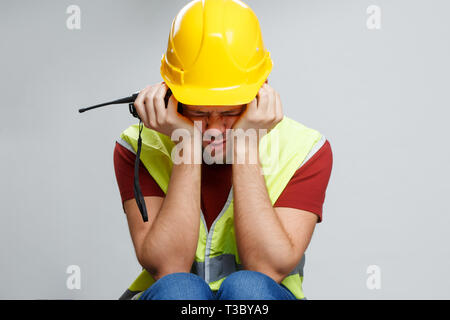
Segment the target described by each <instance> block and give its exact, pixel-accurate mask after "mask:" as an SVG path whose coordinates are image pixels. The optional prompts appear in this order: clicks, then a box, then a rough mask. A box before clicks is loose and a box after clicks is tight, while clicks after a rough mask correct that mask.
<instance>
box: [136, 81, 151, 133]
mask: <svg viewBox="0 0 450 320" xmlns="http://www.w3.org/2000/svg"><path fill="white" fill-rule="evenodd" d="M150 88H151V86H147V87H146V88H144V89H142V90H141V92H139V94H138V96H137V97H136V100H135V101H134V103H133V104H134V107H135V108H136V112H137V114H138V116H139V118H140V119H141V120H142V122H143V123H144V124H146V125H147V124H148V123H149V122H148V120H149V119H148V116H147V113H146V112H145V106H144V99H145V96H146V95H147V92H148V90H150Z"/></svg>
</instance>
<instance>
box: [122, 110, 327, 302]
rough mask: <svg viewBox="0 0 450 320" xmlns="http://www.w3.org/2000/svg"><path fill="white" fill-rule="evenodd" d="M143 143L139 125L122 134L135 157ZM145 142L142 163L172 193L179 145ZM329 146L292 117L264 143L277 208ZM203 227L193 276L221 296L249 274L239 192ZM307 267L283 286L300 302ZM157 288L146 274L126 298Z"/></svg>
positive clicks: (154, 137) (156, 138)
mask: <svg viewBox="0 0 450 320" xmlns="http://www.w3.org/2000/svg"><path fill="white" fill-rule="evenodd" d="M137 138H138V125H133V126H131V127H130V128H128V129H127V130H125V131H124V132H123V133H122V134H121V136H120V139H119V140H118V143H120V144H121V145H123V146H125V147H126V148H127V149H129V150H130V151H133V152H134V153H135V152H136V150H137ZM142 140H143V144H142V154H141V162H142V163H143V165H144V166H145V168H146V169H147V171H148V172H149V173H150V175H151V176H152V177H153V178H154V180H155V181H156V183H157V184H158V185H159V186H160V188H161V189H162V190H163V192H164V193H167V188H168V184H169V180H170V175H171V172H172V161H171V152H172V149H173V147H174V143H173V142H172V141H171V140H170V138H169V137H167V136H165V135H163V134H160V133H158V132H156V131H153V130H150V129H148V128H144V130H143V131H142ZM324 142H325V138H324V136H323V135H321V134H320V133H319V132H318V131H316V130H314V129H310V128H308V127H306V126H304V125H303V124H301V123H299V122H296V121H294V120H292V119H290V118H287V117H284V119H283V120H282V121H281V122H280V123H279V124H278V125H277V126H276V127H275V128H274V129H273V130H272V131H270V132H269V133H268V134H267V135H266V136H264V137H263V139H262V140H261V142H260V148H259V149H260V162H261V166H262V167H263V169H264V179H265V182H266V186H267V191H268V195H269V198H270V200H271V202H272V204H274V203H275V202H276V200H277V199H278V197H279V196H280V194H281V192H282V191H283V190H284V188H285V187H286V185H287V184H288V182H289V180H290V179H291V178H292V176H293V175H294V173H295V172H296V171H297V169H298V168H299V167H300V166H301V165H303V163H305V162H306V161H307V159H309V158H310V157H311V156H312V155H311V154H312V153H315V152H316V151H317V150H318V149H319V148H320V146H321V145H323V143H324ZM276 148H278V149H276ZM275 151H277V152H275ZM274 155H275V156H277V158H276V159H275V161H273V159H272V157H273V156H274ZM199 223H200V229H199V237H198V244H197V250H196V254H195V259H194V263H193V265H192V268H191V272H192V273H195V274H197V275H198V276H200V277H201V278H202V279H204V280H205V281H206V282H207V283H208V284H209V286H210V288H211V290H213V291H217V290H218V289H219V287H220V285H221V283H222V282H223V281H224V280H225V279H226V277H227V276H228V275H230V274H231V273H233V272H235V271H239V270H242V269H243V267H242V265H241V261H240V258H239V254H238V250H237V247H236V239H235V231H234V214H233V187H232V188H231V190H230V193H229V196H228V199H227V201H226V204H225V206H224V208H223V209H222V210H221V212H220V213H219V215H218V216H217V218H216V219H215V221H214V222H213V224H212V226H211V228H210V230H209V232H208V230H207V227H206V222H205V218H204V215H203V212H201V219H200V221H199ZM304 263H305V255H303V257H302V259H301V261H299V263H298V265H297V266H296V267H295V268H294V270H292V271H291V273H289V275H288V276H286V277H285V278H284V279H283V281H282V282H281V283H282V284H283V285H285V286H286V287H287V288H288V289H289V290H290V291H291V292H292V293H293V294H294V295H295V296H296V297H297V299H303V298H304V294H303V289H302V282H303V267H304ZM154 282H155V280H154V279H153V278H152V277H151V275H150V274H149V273H148V272H147V271H146V270H144V271H142V273H141V274H140V275H139V277H138V278H137V279H136V280H135V281H134V282H133V283H132V285H131V286H130V287H129V288H128V290H127V292H126V293H125V294H124V295H123V296H122V297H121V298H128V299H129V298H130V297H136V295H137V294H138V293H139V292H141V291H144V290H146V289H147V288H149V287H150V286H151V285H153V283H154Z"/></svg>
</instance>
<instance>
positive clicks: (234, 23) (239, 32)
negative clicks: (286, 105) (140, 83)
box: [161, 0, 273, 105]
mask: <svg viewBox="0 0 450 320" xmlns="http://www.w3.org/2000/svg"><path fill="white" fill-rule="evenodd" d="M272 67H273V62H272V59H271V58H270V52H268V51H267V50H266V48H265V46H264V42H263V38H262V34H261V29H260V25H259V21H258V18H257V17H256V15H255V13H254V12H253V10H252V9H251V8H250V7H249V6H248V5H246V4H245V3H243V2H242V1H239V0H195V1H191V2H189V3H188V4H187V5H186V6H185V7H184V8H183V9H181V11H180V12H179V13H178V15H177V16H176V17H175V19H174V20H173V22H172V28H171V30H170V35H169V41H168V46H167V51H166V53H165V54H163V56H162V59H161V75H162V77H163V79H164V81H165V83H166V84H167V85H168V87H169V88H170V89H171V90H172V93H173V95H174V96H175V98H176V99H177V100H178V101H179V102H181V103H184V104H190V105H239V104H247V103H249V102H251V101H252V100H253V99H254V98H255V97H256V95H257V94H258V91H259V89H260V88H261V86H262V85H263V84H264V82H265V81H266V79H267V77H268V76H269V74H270V72H271V71H272Z"/></svg>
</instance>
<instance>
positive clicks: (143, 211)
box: [78, 89, 183, 222]
mask: <svg viewBox="0 0 450 320" xmlns="http://www.w3.org/2000/svg"><path fill="white" fill-rule="evenodd" d="M138 95H139V93H138V92H137V93H134V94H132V95H131V96H129V97H125V98H121V99H117V100H114V101H110V102H106V103H101V104H97V105H95V106H91V107H87V108H82V109H79V110H78V112H79V113H83V112H86V111H89V110H93V109H97V108H101V107H105V106H109V105H114V104H125V103H128V110H129V111H130V113H131V114H132V115H133V117H135V118H138V119H139V138H138V146H137V150H136V160H135V162H134V198H135V200H136V203H137V206H138V208H139V211H140V212H141V215H142V219H143V220H144V222H147V221H148V214H147V207H146V205H145V201H144V197H143V196H142V191H141V186H140V184H139V162H140V156H141V149H142V138H141V132H142V129H143V123H142V120H141V119H140V118H139V115H138V113H137V111H136V107H135V106H134V102H135V101H136V98H137V97H138ZM171 95H172V90H170V89H168V90H167V93H166V96H165V97H164V102H165V105H166V108H167V106H168V104H169V99H170V96H171ZM177 110H178V113H180V114H183V104H182V103H181V102H179V103H178V108H177Z"/></svg>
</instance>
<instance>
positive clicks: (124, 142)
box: [117, 138, 136, 154]
mask: <svg viewBox="0 0 450 320" xmlns="http://www.w3.org/2000/svg"><path fill="white" fill-rule="evenodd" d="M117 143H118V144H120V145H121V146H122V147H124V148H127V149H128V150H130V151H131V152H133V153H134V154H136V151H134V149H133V147H132V146H130V145H129V144H128V142H126V141H125V140H123V139H122V138H119V139H117Z"/></svg>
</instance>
